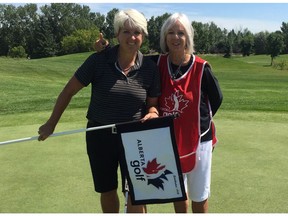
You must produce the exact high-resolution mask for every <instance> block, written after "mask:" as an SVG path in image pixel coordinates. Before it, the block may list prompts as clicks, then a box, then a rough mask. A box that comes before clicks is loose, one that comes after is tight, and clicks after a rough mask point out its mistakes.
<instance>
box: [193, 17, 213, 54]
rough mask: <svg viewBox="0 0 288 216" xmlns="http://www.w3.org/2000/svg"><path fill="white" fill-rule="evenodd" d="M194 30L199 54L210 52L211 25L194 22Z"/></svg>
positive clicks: (196, 48)
mask: <svg viewBox="0 0 288 216" xmlns="http://www.w3.org/2000/svg"><path fill="white" fill-rule="evenodd" d="M192 26H193V28H194V44H195V50H196V52H197V53H208V52H209V25H208V23H205V24H203V23H201V22H196V21H193V22H192Z"/></svg>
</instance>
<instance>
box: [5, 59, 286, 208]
mask: <svg viewBox="0 0 288 216" xmlns="http://www.w3.org/2000/svg"><path fill="white" fill-rule="evenodd" d="M88 55H89V53H83V54H75V55H67V56H62V57H53V58H47V59H39V60H21V59H20V60H19V59H18V60H15V59H9V58H0V65H1V67H0V77H1V79H0V92H1V94H0V122H1V124H0V141H5V140H10V139H16V138H22V137H30V136H35V135H36V134H37V130H38V127H39V126H40V125H41V124H42V123H44V121H46V119H47V118H48V117H49V115H50V113H51V109H52V108H53V105H54V102H55V100H56V98H57V96H58V94H59V92H60V91H61V90H62V88H63V86H64V85H65V83H66V82H67V81H68V79H69V78H70V77H71V76H72V75H73V73H74V72H75V70H76V69H77V67H79V66H80V64H81V63H82V62H83V61H84V59H85V58H86V57H87V56H88ZM203 58H205V59H207V60H208V61H209V62H210V63H211V65H212V68H213V71H214V72H215V74H216V76H217V78H218V80H219V82H220V85H221V88H222V90H223V94H224V100H223V105H222V106H221V109H220V110H219V112H218V113H217V115H216V116H215V123H216V127H217V134H218V139H219V143H218V146H217V148H216V149H215V151H214V153H213V166H212V191H211V198H210V199H209V212H211V213H287V212H288V206H287V200H286V197H287V195H286V193H287V191H288V185H287V180H288V173H287V156H286V153H285V150H286V145H287V144H286V142H287V138H288V135H287V130H288V125H287V121H288V99H287V92H288V85H287V83H288V71H287V70H277V69H275V68H272V67H270V66H269V64H270V57H269V56H250V57H245V58H242V57H238V56H235V57H233V58H231V59H225V58H222V57H219V56H213V55H207V56H203ZM280 58H281V59H286V60H288V56H287V55H285V56H281V57H280ZM276 60H277V59H276ZM89 97H90V89H89V88H85V89H84V90H82V91H81V92H80V93H79V94H78V95H76V97H75V98H74V99H73V100H72V102H71V104H70V105H69V107H68V108H67V110H66V112H65V113H64V115H63V116H62V118H61V121H60V122H59V124H58V126H57V128H56V132H59V131H64V130H70V129H77V128H84V127H85V124H86V121H85V115H86V111H87V106H88V103H89ZM84 139H85V135H84V133H83V134H74V135H70V136H62V137H54V138H49V139H48V140H46V141H45V142H38V141H30V142H23V143H17V144H11V145H4V146H0V162H1V163H0V173H1V178H0V213H94V212H96V213H100V212H101V208H100V204H99V195H98V194H96V193H95V192H94V191H93V183H92V177H91V173H90V168H89V162H88V157H87V155H86V146H85V140H84ZM119 195H120V198H121V205H120V206H121V212H123V207H124V198H123V196H122V195H121V193H120V191H119ZM148 211H149V213H173V207H172V204H171V203H169V204H162V205H149V206H148Z"/></svg>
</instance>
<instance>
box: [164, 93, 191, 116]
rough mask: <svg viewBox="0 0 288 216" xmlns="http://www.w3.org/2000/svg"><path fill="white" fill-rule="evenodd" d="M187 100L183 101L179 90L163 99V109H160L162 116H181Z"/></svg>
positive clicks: (186, 105)
mask: <svg viewBox="0 0 288 216" xmlns="http://www.w3.org/2000/svg"><path fill="white" fill-rule="evenodd" d="M188 103H189V100H185V99H184V98H183V95H182V94H179V90H178V91H176V92H175V93H172V94H171V96H169V97H166V98H165V107H162V108H161V110H162V111H163V116H167V115H171V114H181V113H183V110H184V109H185V108H186V107H188Z"/></svg>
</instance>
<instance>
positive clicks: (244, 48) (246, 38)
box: [240, 29, 254, 56]
mask: <svg viewBox="0 0 288 216" xmlns="http://www.w3.org/2000/svg"><path fill="white" fill-rule="evenodd" d="M240 45H241V53H242V56H249V55H250V54H251V53H252V52H253V46H254V36H253V34H252V33H251V32H250V31H249V30H248V29H245V30H244V32H243V36H242V40H241V42H240Z"/></svg>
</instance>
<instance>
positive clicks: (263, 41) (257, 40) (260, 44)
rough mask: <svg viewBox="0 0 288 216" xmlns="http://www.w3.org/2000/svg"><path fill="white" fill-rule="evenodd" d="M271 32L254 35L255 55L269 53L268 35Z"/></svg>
mask: <svg viewBox="0 0 288 216" xmlns="http://www.w3.org/2000/svg"><path fill="white" fill-rule="evenodd" d="M268 35H269V33H268V32H267V31H265V32H263V31H262V32H259V33H257V34H255V35H254V52H255V55H262V54H266V53H267V37H268Z"/></svg>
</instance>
